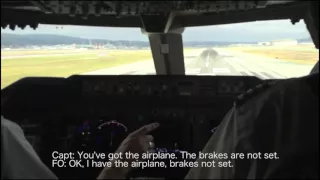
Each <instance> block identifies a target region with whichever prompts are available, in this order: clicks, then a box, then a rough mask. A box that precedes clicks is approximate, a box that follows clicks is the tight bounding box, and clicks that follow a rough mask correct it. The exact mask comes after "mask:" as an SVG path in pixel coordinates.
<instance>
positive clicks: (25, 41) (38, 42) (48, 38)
mask: <svg viewBox="0 0 320 180" xmlns="http://www.w3.org/2000/svg"><path fill="white" fill-rule="evenodd" d="M90 43H92V44H97V43H99V44H109V45H112V46H116V47H117V46H122V47H123V46H126V47H132V46H135V47H149V42H144V41H110V40H104V39H90V40H89V39H85V38H77V37H70V36H62V35H48V34H37V35H35V34H28V35H17V34H10V33H1V46H2V47H5V46H11V47H22V46H28V45H35V46H45V45H46V46H48V45H61V44H65V45H71V44H87V45H88V44H90ZM252 43H255V42H252ZM230 44H248V43H242V42H197V41H193V42H184V45H185V46H192V47H194V46H225V45H230Z"/></svg>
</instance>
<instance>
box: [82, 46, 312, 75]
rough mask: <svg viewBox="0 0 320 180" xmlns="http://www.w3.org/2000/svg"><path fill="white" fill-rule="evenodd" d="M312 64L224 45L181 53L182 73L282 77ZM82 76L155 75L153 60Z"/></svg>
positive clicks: (305, 71)
mask: <svg viewBox="0 0 320 180" xmlns="http://www.w3.org/2000/svg"><path fill="white" fill-rule="evenodd" d="M312 67H313V65H309V64H298V63H293V62H289V61H285V60H281V59H273V58H267V57H263V56H258V55H253V54H247V53H242V52H235V51H230V50H228V49H224V48H209V49H202V50H195V51H192V52H189V53H188V54H185V69H186V75H212V76H255V77H258V78H259V79H285V78H291V77H301V76H304V75H307V74H309V72H310V70H311V69H312ZM83 74H84V75H122V74H123V75H125V74H131V75H138V74H139V75H149V74H155V68H154V64H153V60H152V59H150V60H146V61H140V62H137V63H132V64H127V65H121V66H117V67H113V68H108V69H101V70H96V71H91V72H86V73H83Z"/></svg>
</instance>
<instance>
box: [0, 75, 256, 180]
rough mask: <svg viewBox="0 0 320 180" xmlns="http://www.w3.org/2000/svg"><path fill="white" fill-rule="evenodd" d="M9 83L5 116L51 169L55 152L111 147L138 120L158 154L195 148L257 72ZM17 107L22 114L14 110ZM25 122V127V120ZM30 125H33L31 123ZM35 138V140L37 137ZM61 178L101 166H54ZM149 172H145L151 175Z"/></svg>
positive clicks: (92, 173)
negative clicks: (146, 128) (152, 127)
mask: <svg viewBox="0 0 320 180" xmlns="http://www.w3.org/2000/svg"><path fill="white" fill-rule="evenodd" d="M21 81H22V82H19V81H18V82H17V83H15V84H13V85H12V87H10V86H9V88H8V89H4V90H5V91H8V90H10V89H11V90H14V91H12V92H11V93H8V94H11V95H12V98H9V102H7V103H6V104H4V106H2V107H1V109H2V111H3V115H4V117H5V118H7V119H10V120H14V121H16V122H17V123H18V124H20V125H22V126H23V127H30V124H37V130H34V128H33V129H32V128H31V129H32V130H28V129H24V130H25V132H26V136H27V137H32V138H29V139H30V141H32V143H33V144H37V148H36V150H37V152H38V153H39V155H40V157H41V159H42V160H43V161H44V163H45V164H47V165H48V166H49V167H51V160H52V157H51V153H52V152H53V151H60V152H74V151H85V152H92V151H98V152H99V151H100V152H106V153H112V152H114V151H115V150H116V149H117V148H118V146H119V145H120V143H121V142H122V140H123V139H124V138H125V137H126V136H127V135H128V134H129V133H131V132H133V131H134V130H136V129H138V128H140V127H141V126H143V125H146V124H149V123H152V122H159V123H160V128H158V129H157V130H155V131H154V132H152V133H151V134H152V135H153V137H154V140H155V144H156V150H157V151H160V152H175V153H179V151H189V152H198V151H200V150H201V149H202V148H203V147H204V145H205V144H206V143H207V141H208V139H209V138H210V137H211V136H212V134H213V133H214V132H215V129H216V127H217V126H218V125H219V124H220V122H221V120H222V119H223V117H224V115H225V114H226V113H227V112H228V111H229V110H230V108H231V107H232V105H233V102H234V100H235V99H236V97H237V95H239V94H241V93H243V92H245V91H246V90H248V89H250V88H252V87H255V86H256V85H258V84H260V83H261V80H259V79H258V78H255V77H243V76H242V77H232V76H226V77H222V76H219V77H218V76H216V77H215V76H158V75H157V76H78V75H77V76H71V77H69V78H67V79H64V78H41V79H39V78H28V79H24V80H21ZM16 112H19V113H16ZM28 125H29V126H28ZM29 129H30V128H29ZM34 139H36V140H34ZM53 171H54V172H55V173H56V174H57V175H59V177H62V178H68V177H73V178H74V177H75V174H76V175H77V177H79V178H84V177H85V178H95V177H96V175H97V174H98V173H99V171H100V169H97V168H95V169H92V168H91V169H90V168H89V169H81V170H79V169H77V168H71V169H68V168H67V169H64V168H62V169H61V168H57V169H55V168H53ZM186 172H187V169H183V168H182V169H180V170H177V169H175V170H174V173H173V172H172V170H171V169H170V168H167V169H149V170H145V171H141V172H138V173H137V174H135V175H133V176H134V177H135V176H145V175H146V174H147V176H150V177H163V176H165V177H172V178H173V177H175V178H179V177H183V176H184V174H185V173H186ZM148 173H149V174H148Z"/></svg>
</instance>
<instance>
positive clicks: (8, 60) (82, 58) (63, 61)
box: [1, 50, 152, 89]
mask: <svg viewBox="0 0 320 180" xmlns="http://www.w3.org/2000/svg"><path fill="white" fill-rule="evenodd" d="M148 59H150V60H151V59H152V54H151V51H150V50H112V51H108V50H87V51H82V52H80V51H76V52H70V50H69V51H66V50H65V51H43V50H42V51H41V50H39V51H6V52H1V89H2V88H4V87H6V86H7V85H9V84H11V83H13V82H15V81H17V80H19V79H21V78H23V77H30V76H34V77H35V76H45V77H48V76H51V77H68V76H70V75H73V74H81V73H85V72H88V71H93V70H98V69H103V68H109V67H114V66H118V65H123V64H128V63H133V62H138V61H143V60H148Z"/></svg>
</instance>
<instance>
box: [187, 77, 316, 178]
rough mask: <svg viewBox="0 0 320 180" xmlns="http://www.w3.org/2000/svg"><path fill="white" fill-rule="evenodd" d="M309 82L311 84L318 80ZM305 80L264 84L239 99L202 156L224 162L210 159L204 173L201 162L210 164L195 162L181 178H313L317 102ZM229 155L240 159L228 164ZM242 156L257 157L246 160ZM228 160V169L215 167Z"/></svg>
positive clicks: (313, 91) (231, 160)
mask: <svg viewBox="0 0 320 180" xmlns="http://www.w3.org/2000/svg"><path fill="white" fill-rule="evenodd" d="M317 76H318V75H317ZM313 77H315V78H316V79H317V80H315V81H314V84H317V83H318V77H316V76H313ZM308 79H309V80H310V78H301V79H290V80H286V81H285V82H283V83H281V84H280V83H279V84H276V85H273V84H265V85H263V86H259V87H258V88H256V89H254V90H253V91H248V92H247V93H245V94H244V96H242V97H240V98H239V100H238V101H236V103H235V105H234V107H233V108H232V109H231V110H230V111H229V113H228V114H227V115H226V116H225V118H224V120H223V121H222V122H221V124H220V125H219V127H218V128H217V130H216V132H215V134H214V135H213V136H212V137H211V139H210V140H209V141H208V143H207V145H206V146H205V148H204V149H203V151H202V152H203V153H212V152H216V153H227V154H228V156H229V158H228V159H220V160H219V159H216V160H215V161H216V163H215V167H210V168H206V167H201V162H202V161H211V162H212V160H201V159H198V160H197V161H198V162H199V167H198V168H191V169H190V171H189V173H188V174H187V176H186V177H185V178H186V179H238V178H241V179H257V178H258V179H269V178H304V179H307V178H317V177H318V176H319V172H318V166H319V160H318V158H319V156H318V154H319V143H318V142H319V141H318V140H319V139H318V137H319V134H318V133H319V121H318V118H319V111H318V108H319V107H318V106H319V100H318V97H317V95H316V94H317V93H318V90H314V89H312V88H310V86H309V84H308V83H307V82H308ZM317 86H318V85H317ZM266 88H268V89H266ZM316 89H317V88H316ZM231 153H243V154H244V159H240V158H238V159H231V158H230V155H231ZM248 153H261V154H260V156H258V159H248V157H247V154H248ZM265 153H267V154H265ZM256 155H258V154H255V156H256ZM266 158H267V159H266ZM229 160H230V162H231V166H232V167H218V166H219V164H218V162H219V161H226V162H228V161H229Z"/></svg>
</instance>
